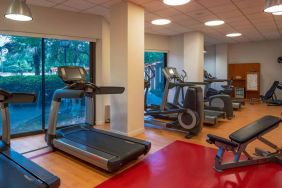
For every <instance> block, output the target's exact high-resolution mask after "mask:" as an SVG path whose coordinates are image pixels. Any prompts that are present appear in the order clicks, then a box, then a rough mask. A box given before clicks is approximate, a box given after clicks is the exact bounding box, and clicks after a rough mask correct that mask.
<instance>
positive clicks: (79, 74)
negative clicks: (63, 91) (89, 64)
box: [58, 66, 86, 84]
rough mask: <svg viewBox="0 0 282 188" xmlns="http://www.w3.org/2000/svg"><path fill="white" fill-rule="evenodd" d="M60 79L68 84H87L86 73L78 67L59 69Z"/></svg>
mask: <svg viewBox="0 0 282 188" xmlns="http://www.w3.org/2000/svg"><path fill="white" fill-rule="evenodd" d="M58 75H59V77H60V78H61V79H62V80H63V81H64V82H65V83H67V84H73V83H86V71H85V69H84V68H83V67H78V66H61V67H58Z"/></svg>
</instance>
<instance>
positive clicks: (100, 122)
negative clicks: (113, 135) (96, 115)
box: [96, 121, 105, 125]
mask: <svg viewBox="0 0 282 188" xmlns="http://www.w3.org/2000/svg"><path fill="white" fill-rule="evenodd" d="M96 125H105V121H96Z"/></svg>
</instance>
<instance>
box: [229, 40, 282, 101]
mask: <svg viewBox="0 0 282 188" xmlns="http://www.w3.org/2000/svg"><path fill="white" fill-rule="evenodd" d="M279 56H282V40H271V41H262V42H251V43H240V44H231V45H229V63H260V64H261V75H260V76H261V94H265V92H266V91H267V90H268V89H269V88H270V86H271V85H272V83H273V81H275V80H279V81H281V82H282V64H278V63H277V58H278V57H279ZM279 96H280V98H282V92H281V91H280V92H279Z"/></svg>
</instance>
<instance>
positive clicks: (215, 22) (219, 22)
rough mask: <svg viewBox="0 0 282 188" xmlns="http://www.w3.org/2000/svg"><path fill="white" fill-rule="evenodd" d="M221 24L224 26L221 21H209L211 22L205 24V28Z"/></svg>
mask: <svg viewBox="0 0 282 188" xmlns="http://www.w3.org/2000/svg"><path fill="white" fill-rule="evenodd" d="M222 24H224V21H223V20H211V21H207V22H205V25H206V26H218V25H222Z"/></svg>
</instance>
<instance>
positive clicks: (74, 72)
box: [65, 68, 83, 80]
mask: <svg viewBox="0 0 282 188" xmlns="http://www.w3.org/2000/svg"><path fill="white" fill-rule="evenodd" d="M65 72H66V78H67V79H68V80H81V79H83V78H82V75H81V72H80V70H79V68H66V69H65Z"/></svg>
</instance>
